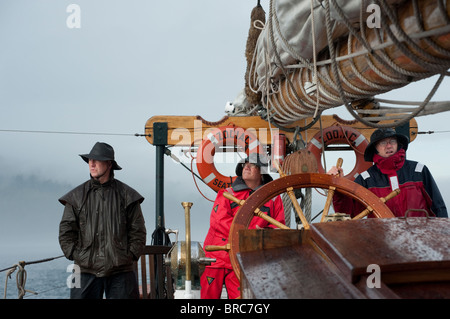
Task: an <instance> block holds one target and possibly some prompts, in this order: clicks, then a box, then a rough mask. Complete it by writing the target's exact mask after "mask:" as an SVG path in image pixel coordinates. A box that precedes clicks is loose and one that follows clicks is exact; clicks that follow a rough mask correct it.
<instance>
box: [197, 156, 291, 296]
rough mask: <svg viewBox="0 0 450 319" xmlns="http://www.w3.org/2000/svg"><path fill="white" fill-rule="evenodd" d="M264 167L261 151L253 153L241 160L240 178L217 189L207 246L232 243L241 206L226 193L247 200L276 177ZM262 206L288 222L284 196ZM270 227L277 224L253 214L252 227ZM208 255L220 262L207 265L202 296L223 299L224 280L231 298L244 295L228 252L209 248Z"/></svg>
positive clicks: (206, 240) (273, 215)
mask: <svg viewBox="0 0 450 319" xmlns="http://www.w3.org/2000/svg"><path fill="white" fill-rule="evenodd" d="M264 170H267V161H266V160H265V158H262V156H259V155H258V154H250V156H249V157H247V158H246V159H244V160H243V161H241V162H240V163H238V164H237V166H236V170H235V171H236V175H237V178H236V180H235V181H234V182H233V184H232V185H231V187H230V188H227V189H223V190H220V191H219V192H218V193H217V197H216V200H215V202H214V205H213V209H212V211H211V217H210V228H209V230H208V234H207V235H206V238H205V241H204V246H209V245H214V246H224V245H226V244H227V243H228V235H229V232H230V227H231V223H232V222H233V218H234V216H235V214H236V212H237V211H238V209H239V207H240V206H239V205H238V204H236V203H235V202H233V201H230V200H229V199H227V198H225V197H224V196H223V193H224V192H229V193H231V194H232V195H233V196H235V197H236V198H238V199H239V200H246V199H247V198H248V197H249V196H250V195H251V194H252V193H253V192H254V191H255V190H257V189H258V188H259V187H261V186H262V185H264V184H266V183H268V182H270V181H272V177H271V176H270V175H269V174H265V172H264ZM260 209H261V211H262V212H264V213H265V214H267V215H269V216H270V217H272V218H274V219H276V220H278V221H279V222H281V223H282V224H285V219H284V209H283V202H282V200H281V197H280V196H277V197H275V198H274V199H272V200H270V201H269V202H267V203H266V204H264V206H262V207H261V208H260ZM267 227H270V228H276V227H275V226H273V225H271V224H269V223H268V222H266V221H265V220H263V219H262V218H260V217H255V218H253V219H252V221H251V223H250V226H249V228H250V229H251V228H267ZM206 257H209V258H215V259H216V262H214V263H212V264H211V265H210V266H206V267H205V271H204V272H203V274H202V276H201V278H200V285H201V290H200V295H201V298H202V299H219V298H220V296H221V293H222V287H223V284H225V287H226V289H227V293H228V297H229V298H230V299H235V298H238V297H239V296H240V291H239V286H240V284H239V280H238V279H237V277H236V275H235V273H234V271H233V267H232V265H231V261H230V257H229V255H228V252H226V251H213V252H209V251H207V252H206Z"/></svg>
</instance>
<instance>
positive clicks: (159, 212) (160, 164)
mask: <svg viewBox="0 0 450 319" xmlns="http://www.w3.org/2000/svg"><path fill="white" fill-rule="evenodd" d="M164 148H165V146H164V145H158V146H156V178H155V181H156V194H155V199H156V203H155V204H156V206H155V210H156V216H155V225H156V229H158V228H160V227H164V225H165V222H164ZM161 240H162V238H161ZM161 244H162V242H161V243H158V245H161Z"/></svg>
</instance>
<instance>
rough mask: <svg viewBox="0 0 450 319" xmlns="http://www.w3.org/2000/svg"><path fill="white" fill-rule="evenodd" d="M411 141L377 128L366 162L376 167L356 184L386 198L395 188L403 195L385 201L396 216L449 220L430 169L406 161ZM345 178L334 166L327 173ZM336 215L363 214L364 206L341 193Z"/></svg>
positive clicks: (334, 198)
mask: <svg viewBox="0 0 450 319" xmlns="http://www.w3.org/2000/svg"><path fill="white" fill-rule="evenodd" d="M408 144H409V139H408V137H406V136H405V135H403V134H398V133H396V131H395V130H393V129H391V128H388V129H386V128H382V129H377V130H375V132H373V133H372V135H371V137H370V143H369V145H367V148H366V150H365V152H364V159H365V160H366V161H367V162H373V163H374V165H373V166H372V167H370V168H369V169H368V170H367V171H365V172H362V173H361V174H360V175H359V176H358V177H357V178H356V179H355V182H356V183H358V184H360V185H362V186H364V187H366V188H368V189H370V190H371V191H372V192H373V193H375V194H376V195H377V196H378V197H386V196H387V195H388V194H389V193H391V192H392V191H394V190H395V189H400V194H399V195H397V196H396V197H394V198H393V199H391V200H389V201H388V202H386V205H387V206H388V207H389V209H390V210H391V211H392V212H393V213H394V215H395V216H397V217H403V216H405V214H406V213H407V212H408V216H424V215H428V216H437V217H448V214H447V208H446V206H445V203H444V200H443V198H442V196H441V193H440V192H439V189H438V187H437V185H436V182H435V181H434V178H433V176H432V175H431V173H430V171H429V170H428V168H427V167H426V166H425V165H423V164H421V163H418V162H415V161H410V160H407V159H406V150H407V149H408ZM328 173H329V174H331V175H339V176H343V175H344V173H343V170H342V168H340V169H337V168H336V167H335V166H333V167H332V168H331V169H330V171H329V172H328ZM333 205H334V209H335V211H336V212H340V213H351V214H352V216H354V215H356V214H358V213H360V212H361V211H362V210H363V209H364V208H365V207H362V205H361V204H359V203H356V201H353V200H351V199H350V198H348V197H345V196H343V195H341V194H339V193H335V196H334V197H333Z"/></svg>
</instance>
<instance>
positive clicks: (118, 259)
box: [59, 142, 146, 299]
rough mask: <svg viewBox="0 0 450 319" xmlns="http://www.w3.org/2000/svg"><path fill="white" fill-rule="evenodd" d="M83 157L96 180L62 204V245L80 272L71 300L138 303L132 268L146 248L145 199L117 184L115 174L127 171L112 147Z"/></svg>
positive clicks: (103, 146) (97, 147)
mask: <svg viewBox="0 0 450 319" xmlns="http://www.w3.org/2000/svg"><path fill="white" fill-rule="evenodd" d="M80 156H81V158H82V159H83V160H84V161H85V162H86V163H88V165H89V172H90V177H91V178H90V179H89V180H88V181H86V182H84V183H83V184H81V185H79V186H77V187H75V188H74V189H73V190H71V191H70V192H68V193H67V194H66V195H64V196H62V197H61V198H60V199H59V202H60V203H61V204H63V205H64V213H63V216H62V219H61V222H60V225H59V243H60V246H61V249H62V251H63V252H64V255H65V256H66V258H67V259H69V260H73V261H74V264H75V265H76V266H77V267H76V269H77V271H79V272H80V273H79V275H80V276H79V279H80V281H79V282H75V283H74V284H73V287H71V289H70V298H72V299H97V298H98V299H101V298H103V294H105V297H106V298H108V299H110V298H111V299H119V298H120V299H128V298H138V297H139V289H138V282H137V277H136V274H135V272H134V267H133V266H134V262H135V261H136V260H138V258H139V256H140V255H141V253H142V251H143V249H144V247H145V242H146V228H145V222H144V217H143V215H142V211H141V206H140V205H141V203H142V201H143V200H144V198H143V197H142V196H141V195H140V194H139V193H138V192H137V191H135V190H134V189H133V188H131V187H130V186H128V185H126V184H125V183H123V182H121V181H119V180H118V179H115V178H114V171H115V170H121V169H122V168H121V167H120V166H119V165H118V164H117V162H116V161H115V159H114V149H113V148H112V147H111V146H110V145H108V144H106V143H101V142H97V143H96V144H95V145H94V147H93V148H92V150H91V152H90V153H89V154H81V155H80Z"/></svg>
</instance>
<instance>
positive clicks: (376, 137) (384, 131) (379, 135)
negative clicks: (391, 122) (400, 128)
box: [364, 128, 409, 162]
mask: <svg viewBox="0 0 450 319" xmlns="http://www.w3.org/2000/svg"><path fill="white" fill-rule="evenodd" d="M388 137H395V138H396V139H397V141H398V144H399V146H400V147H401V148H403V149H404V150H405V151H406V150H407V149H408V144H409V138H408V137H407V136H405V135H403V134H400V133H397V132H396V131H395V130H394V129H391V128H379V129H377V130H376V131H375V132H373V133H372V135H371V136H370V143H369V145H367V147H366V150H365V151H364V160H365V161H367V162H373V155H375V153H376V152H377V151H376V149H375V147H376V145H377V143H378V142H379V141H381V140H382V139H385V138H388Z"/></svg>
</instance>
